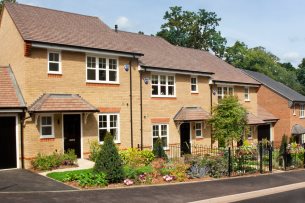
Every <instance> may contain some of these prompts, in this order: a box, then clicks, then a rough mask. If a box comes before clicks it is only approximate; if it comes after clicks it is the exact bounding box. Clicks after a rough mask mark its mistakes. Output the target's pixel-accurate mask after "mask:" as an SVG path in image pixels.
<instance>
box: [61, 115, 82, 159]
mask: <svg viewBox="0 0 305 203" xmlns="http://www.w3.org/2000/svg"><path fill="white" fill-rule="evenodd" d="M80 139H81V116H80V115H79V114H66V115H64V149H65V152H66V151H67V150H69V149H73V150H74V151H75V154H76V155H77V158H81V146H80V143H81V142H80Z"/></svg>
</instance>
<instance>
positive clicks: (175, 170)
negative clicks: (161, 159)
mask: <svg viewBox="0 0 305 203" xmlns="http://www.w3.org/2000/svg"><path fill="white" fill-rule="evenodd" d="M166 167H167V168H168V169H169V171H170V173H169V174H168V175H172V176H174V177H175V178H176V180H178V181H180V182H182V181H184V180H185V179H186V178H187V170H188V169H189V167H190V165H189V164H185V163H183V162H169V163H167V164H166Z"/></svg>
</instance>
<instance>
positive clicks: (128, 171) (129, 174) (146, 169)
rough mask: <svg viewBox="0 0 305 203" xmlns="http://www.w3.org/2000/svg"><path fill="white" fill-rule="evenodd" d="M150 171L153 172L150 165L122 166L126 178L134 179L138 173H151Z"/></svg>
mask: <svg viewBox="0 0 305 203" xmlns="http://www.w3.org/2000/svg"><path fill="white" fill-rule="evenodd" d="M151 173H153V168H152V166H142V167H138V168H133V167H130V166H125V167H124V174H125V178H128V179H136V178H138V176H140V175H143V174H151Z"/></svg>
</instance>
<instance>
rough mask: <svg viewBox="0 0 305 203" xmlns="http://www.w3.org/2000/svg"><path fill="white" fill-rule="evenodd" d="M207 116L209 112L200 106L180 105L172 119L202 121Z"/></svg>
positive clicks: (208, 116)
mask: <svg viewBox="0 0 305 203" xmlns="http://www.w3.org/2000/svg"><path fill="white" fill-rule="evenodd" d="M209 118H210V115H209V113H208V112H206V111H205V110H203V109H202V108H201V107H182V108H181V109H180V110H179V111H178V113H177V114H176V115H175V117H174V121H202V120H207V119H209Z"/></svg>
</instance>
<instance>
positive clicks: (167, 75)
mask: <svg viewBox="0 0 305 203" xmlns="http://www.w3.org/2000/svg"><path fill="white" fill-rule="evenodd" d="M153 76H158V84H152V77H153ZM161 76H165V77H166V78H165V80H166V84H165V86H166V95H161V94H160V93H161V86H162V85H161ZM168 77H173V78H174V85H168ZM153 86H158V95H153V93H152V87H153ZM169 86H172V87H174V94H173V95H168V87H169ZM151 97H176V75H175V74H164V73H152V74H151Z"/></svg>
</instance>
